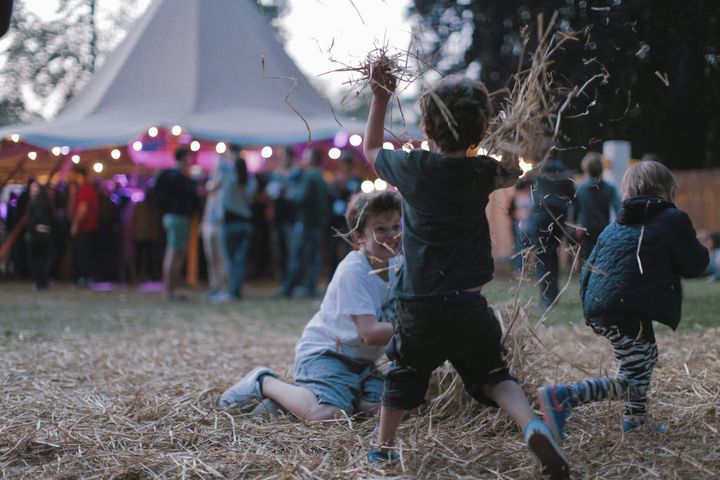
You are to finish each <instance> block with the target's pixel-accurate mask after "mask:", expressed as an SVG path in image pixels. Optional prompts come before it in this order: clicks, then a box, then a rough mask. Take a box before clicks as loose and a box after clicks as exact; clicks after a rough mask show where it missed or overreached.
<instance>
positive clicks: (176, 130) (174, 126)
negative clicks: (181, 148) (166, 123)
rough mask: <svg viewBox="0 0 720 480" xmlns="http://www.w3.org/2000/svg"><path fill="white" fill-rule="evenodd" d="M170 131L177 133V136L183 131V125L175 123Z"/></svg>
mask: <svg viewBox="0 0 720 480" xmlns="http://www.w3.org/2000/svg"><path fill="white" fill-rule="evenodd" d="M170 133H172V134H173V135H175V136H176V137H177V136H178V135H180V134H181V133H182V127H181V126H180V125H173V127H172V129H171V130H170Z"/></svg>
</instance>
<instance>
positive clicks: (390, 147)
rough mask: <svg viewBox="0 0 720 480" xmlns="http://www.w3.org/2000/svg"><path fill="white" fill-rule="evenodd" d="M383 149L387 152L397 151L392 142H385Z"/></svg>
mask: <svg viewBox="0 0 720 480" xmlns="http://www.w3.org/2000/svg"><path fill="white" fill-rule="evenodd" d="M383 148H384V149H385V150H395V145H393V143H392V142H385V143H383Z"/></svg>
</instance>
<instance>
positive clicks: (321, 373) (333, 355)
mask: <svg viewBox="0 0 720 480" xmlns="http://www.w3.org/2000/svg"><path fill="white" fill-rule="evenodd" d="M295 385H298V386H300V387H304V388H307V389H308V390H310V391H312V392H313V393H314V394H315V396H316V397H317V399H318V402H319V403H321V404H326V405H333V406H335V407H337V408H339V409H340V410H342V411H344V412H345V413H347V414H348V415H353V414H355V413H358V412H359V408H358V407H359V404H360V401H361V400H363V401H365V402H368V403H378V404H379V403H380V402H381V400H382V391H383V375H382V373H380V371H378V369H377V367H376V366H375V363H374V362H372V361H370V360H359V359H355V358H350V357H346V356H345V355H342V354H340V353H337V352H334V351H332V350H325V351H323V352H319V353H314V354H311V355H307V356H304V357H300V358H298V359H296V360H295Z"/></svg>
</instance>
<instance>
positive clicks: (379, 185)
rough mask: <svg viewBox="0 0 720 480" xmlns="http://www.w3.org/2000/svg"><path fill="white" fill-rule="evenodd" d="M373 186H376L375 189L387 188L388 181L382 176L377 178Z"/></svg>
mask: <svg viewBox="0 0 720 480" xmlns="http://www.w3.org/2000/svg"><path fill="white" fill-rule="evenodd" d="M373 187H375V190H381V191H382V190H387V182H386V181H385V180H383V179H382V178H376V179H375V181H374V182H373Z"/></svg>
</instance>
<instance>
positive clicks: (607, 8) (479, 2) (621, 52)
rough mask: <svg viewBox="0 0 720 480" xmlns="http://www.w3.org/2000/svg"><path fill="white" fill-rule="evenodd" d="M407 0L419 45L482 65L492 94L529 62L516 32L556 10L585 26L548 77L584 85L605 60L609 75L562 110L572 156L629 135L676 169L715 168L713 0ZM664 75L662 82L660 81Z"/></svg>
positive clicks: (444, 62) (718, 60)
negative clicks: (565, 114) (418, 32)
mask: <svg viewBox="0 0 720 480" xmlns="http://www.w3.org/2000/svg"><path fill="white" fill-rule="evenodd" d="M414 5H415V10H414V12H415V13H417V15H414V17H413V18H414V19H415V21H416V22H417V23H418V24H419V25H420V26H421V27H422V29H421V30H422V38H423V40H424V42H425V47H426V50H425V51H426V53H427V54H428V55H429V56H430V58H431V59H432V61H433V62H435V63H436V64H437V66H438V68H439V69H440V70H441V71H443V72H444V73H450V72H457V71H465V70H468V71H469V72H477V71H478V70H479V72H480V79H481V80H482V81H483V82H485V83H486V84H487V86H488V89H489V90H490V91H493V90H497V89H500V88H503V87H505V86H506V85H507V84H508V82H509V81H510V78H511V76H512V74H513V73H514V72H515V71H516V70H517V68H518V65H519V64H526V63H527V61H528V58H527V56H525V57H522V58H521V55H523V48H522V39H521V33H520V32H521V30H522V29H523V28H524V27H526V26H528V27H529V28H531V29H535V28H536V26H537V16H538V14H541V13H542V14H543V15H544V19H545V22H547V21H548V20H549V19H550V18H551V16H552V15H553V13H554V12H556V11H557V13H558V19H557V25H558V30H559V31H561V32H566V33H573V32H581V33H583V32H585V33H586V35H585V36H578V37H579V38H580V41H578V42H575V43H574V44H569V45H568V47H567V48H566V49H565V50H564V51H563V52H561V53H560V54H559V55H558V56H557V57H556V61H555V64H554V65H553V66H552V67H551V70H552V71H553V73H554V78H555V81H556V82H557V83H558V84H559V85H561V86H566V87H572V86H574V85H580V84H582V83H583V82H584V80H585V79H587V78H589V77H590V76H591V75H592V74H593V73H596V72H598V71H600V70H601V69H602V68H603V67H604V68H606V69H607V70H608V72H609V73H610V79H609V82H608V83H607V84H606V85H603V86H599V87H597V88H595V89H594V90H593V91H591V92H590V95H588V96H586V97H585V98H581V99H578V100H577V101H575V102H574V103H573V110H572V111H571V112H569V113H568V117H566V118H567V120H566V121H565V122H564V125H563V133H564V136H563V138H562V139H561V141H562V146H563V147H565V148H569V149H570V150H569V151H566V152H565V153H564V155H565V156H566V157H567V159H569V160H571V161H572V162H577V161H578V160H579V158H580V157H582V155H583V154H584V151H585V149H591V150H599V149H600V148H601V146H600V142H601V141H603V140H607V139H628V140H631V141H632V143H633V149H634V151H633V153H634V155H635V156H636V157H639V156H640V155H642V154H643V153H644V152H654V153H657V154H659V155H660V156H661V157H662V158H663V159H664V160H665V162H666V163H667V164H668V165H670V166H671V167H673V168H699V167H707V166H713V165H714V166H719V165H720V158H718V156H717V154H716V152H717V151H719V150H720V115H719V114H718V112H719V111H720V81H719V80H720V56H719V55H718V52H719V51H720V35H719V32H720V31H719V30H718V22H720V3H718V2H711V1H705V0H697V1H687V2H677V1H671V0H656V1H653V2H652V6H651V2H650V1H648V0H602V1H593V0H564V1H557V0H553V1H550V0H532V1H531V0H503V1H501V2H497V1H492V0H463V1H458V2H455V1H448V0H439V1H438V0H415V2H414ZM531 38H532V37H531ZM680 39H682V40H680ZM656 72H658V73H656ZM665 74H666V75H667V79H668V80H669V85H666V84H665V83H664V82H663V81H662V80H661V78H660V76H663V75H665ZM570 117H575V118H570ZM713 152H715V153H713Z"/></svg>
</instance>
